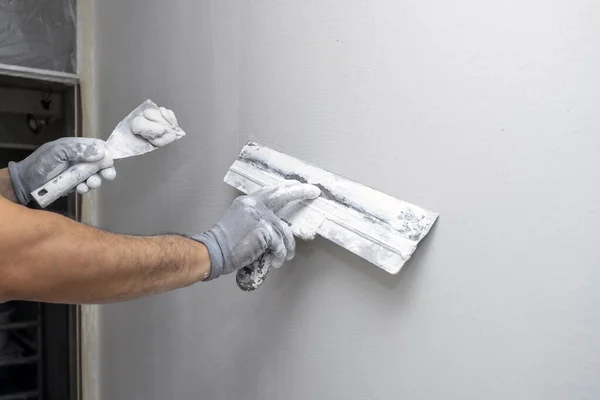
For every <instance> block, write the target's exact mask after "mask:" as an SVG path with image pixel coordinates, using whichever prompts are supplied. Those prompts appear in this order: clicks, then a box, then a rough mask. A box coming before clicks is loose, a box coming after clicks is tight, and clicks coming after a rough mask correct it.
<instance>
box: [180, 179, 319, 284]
mask: <svg viewBox="0 0 600 400" xmlns="http://www.w3.org/2000/svg"><path fill="white" fill-rule="evenodd" d="M320 195H321V191H320V190H319V188H318V187H316V186H313V185H307V184H301V183H299V182H297V181H288V182H286V183H284V184H283V185H282V186H278V187H274V188H265V189H262V190H259V191H258V192H255V193H253V194H251V195H249V196H242V197H239V198H237V199H236V200H234V202H233V204H232V205H231V207H230V208H229V210H228V211H227V212H226V213H225V215H224V216H223V218H221V220H220V221H219V222H218V223H217V224H216V225H215V226H214V227H213V228H212V229H211V230H209V231H208V232H205V233H203V234H201V235H198V236H194V237H192V239H195V240H197V241H199V242H201V243H203V244H204V245H205V246H206V247H207V248H208V252H209V254H210V262H211V270H210V276H209V278H208V279H207V280H212V279H215V278H218V277H219V276H221V275H226V274H231V273H233V272H235V271H237V270H238V269H240V268H243V267H246V266H248V265H251V264H252V263H253V262H255V261H256V260H258V259H259V258H260V257H261V256H263V255H264V256H265V257H267V258H268V261H269V262H270V265H272V266H273V267H275V268H279V267H281V266H282V265H283V264H284V263H285V261H287V260H291V259H292V258H293V257H294V255H295V253H296V242H295V240H294V236H293V235H292V230H291V228H290V227H289V226H288V225H287V224H286V223H285V222H284V221H283V220H281V219H280V218H279V217H277V215H275V212H276V211H277V210H279V209H280V208H282V207H283V206H285V205H286V204H288V203H290V202H292V201H298V200H312V199H316V198H317V197H319V196H320Z"/></svg>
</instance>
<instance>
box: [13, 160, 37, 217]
mask: <svg viewBox="0 0 600 400" xmlns="http://www.w3.org/2000/svg"><path fill="white" fill-rule="evenodd" d="M8 173H9V175H10V180H11V182H12V186H13V190H14V192H15V196H16V197H17V200H19V203H21V204H22V205H24V206H26V205H27V204H29V202H31V200H32V197H31V193H28V192H27V191H26V190H25V188H24V186H23V182H21V178H20V177H19V169H18V164H17V163H16V162H14V161H11V162H9V163H8Z"/></svg>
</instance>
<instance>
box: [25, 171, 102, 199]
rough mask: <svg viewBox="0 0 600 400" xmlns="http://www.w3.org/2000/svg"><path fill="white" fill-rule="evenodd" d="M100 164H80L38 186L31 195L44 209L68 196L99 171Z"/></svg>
mask: <svg viewBox="0 0 600 400" xmlns="http://www.w3.org/2000/svg"><path fill="white" fill-rule="evenodd" d="M101 165H102V162H101V161H98V162H96V163H82V164H77V165H73V166H72V167H71V168H69V169H68V170H66V171H65V172H63V173H62V174H60V175H58V176H57V177H56V178H54V179H51V180H50V181H48V182H47V183H46V184H44V185H43V186H40V187H39V188H37V189H36V190H34V191H33V192H31V195H32V196H33V198H34V199H35V201H37V203H38V204H39V205H40V207H42V208H46V207H47V206H49V205H50V204H52V203H53V202H55V201H56V200H57V199H58V198H60V197H62V196H65V195H67V194H69V193H70V192H71V191H72V190H73V189H75V187H77V185H79V184H80V183H81V182H85V181H86V179H87V178H89V177H90V176H92V175H94V174H95V173H96V172H98V171H100V169H101Z"/></svg>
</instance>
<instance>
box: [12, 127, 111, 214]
mask: <svg viewBox="0 0 600 400" xmlns="http://www.w3.org/2000/svg"><path fill="white" fill-rule="evenodd" d="M104 147H105V142H104V141H103V140H100V139H89V138H62V139H58V140H55V141H53V142H49V143H46V144H44V145H42V146H41V147H40V148H39V149H37V150H36V151H35V152H34V153H33V154H31V155H30V156H29V157H27V158H26V159H24V160H23V161H21V162H10V163H9V164H8V169H9V172H10V179H11V180H12V184H13V188H14V191H15V195H16V196H17V199H18V200H19V202H20V203H21V204H23V205H26V204H28V203H29V202H30V201H31V200H33V197H32V196H31V192H33V191H34V190H35V189H37V188H39V187H40V186H42V185H44V184H45V183H46V182H48V181H49V180H51V179H52V178H54V177H56V176H58V175H60V174H61V173H63V172H64V171H66V170H67V169H69V168H70V167H71V166H73V165H75V164H80V163H86V162H98V161H101V160H102V161H103V169H102V170H100V171H99V172H98V174H95V175H92V176H90V177H89V178H88V179H87V180H86V182H82V183H81V184H80V185H79V186H77V191H78V192H79V193H82V194H83V193H87V192H89V191H90V189H96V188H98V187H100V185H101V183H102V179H101V178H100V176H102V177H103V178H104V179H108V180H113V179H115V176H116V174H117V172H116V171H115V169H114V167H113V160H112V159H111V158H110V157H105V149H104Z"/></svg>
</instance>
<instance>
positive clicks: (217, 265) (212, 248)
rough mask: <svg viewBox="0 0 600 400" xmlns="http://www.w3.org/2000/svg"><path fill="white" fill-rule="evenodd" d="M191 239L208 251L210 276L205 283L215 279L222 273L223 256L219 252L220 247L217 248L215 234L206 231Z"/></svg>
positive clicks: (220, 251) (221, 252)
mask: <svg viewBox="0 0 600 400" xmlns="http://www.w3.org/2000/svg"><path fill="white" fill-rule="evenodd" d="M191 238H192V239H194V240H195V241H197V242H200V243H202V244H203V245H205V246H206V248H207V249H208V255H209V256H210V276H209V277H208V278H207V279H206V281H212V280H213V279H217V278H218V277H219V276H221V274H222V273H223V266H224V265H225V256H224V255H223V251H222V250H221V246H219V242H218V241H217V238H216V236H215V234H214V233H212V232H211V231H208V232H204V233H202V234H200V235H196V236H192V237H191Z"/></svg>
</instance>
